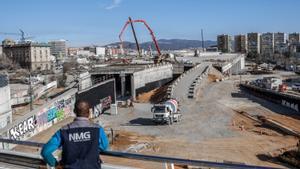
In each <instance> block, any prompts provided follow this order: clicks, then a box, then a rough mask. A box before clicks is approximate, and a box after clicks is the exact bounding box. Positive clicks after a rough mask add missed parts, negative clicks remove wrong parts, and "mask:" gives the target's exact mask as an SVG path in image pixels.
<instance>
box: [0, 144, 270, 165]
mask: <svg viewBox="0 0 300 169" xmlns="http://www.w3.org/2000/svg"><path fill="white" fill-rule="evenodd" d="M0 142H1V144H2V147H5V146H4V144H17V145H25V146H32V147H42V146H43V145H44V143H37V142H31V141H17V140H10V139H4V138H0ZM0 154H1V153H0ZM101 155H106V156H111V157H119V158H128V159H135V160H143V161H152V162H160V163H165V164H167V163H169V164H172V165H171V166H174V164H180V165H187V166H189V165H190V166H199V167H207V168H232V169H275V168H273V167H264V166H254V165H246V164H237V163H231V162H212V161H203V160H191V159H182V158H174V157H165V156H154V155H143V154H135V153H125V152H116V151H105V152H102V153H101ZM0 158H1V156H0Z"/></svg>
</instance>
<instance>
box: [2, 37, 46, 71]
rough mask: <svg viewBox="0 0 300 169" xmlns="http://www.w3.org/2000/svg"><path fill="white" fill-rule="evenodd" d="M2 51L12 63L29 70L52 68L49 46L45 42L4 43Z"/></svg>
mask: <svg viewBox="0 0 300 169" xmlns="http://www.w3.org/2000/svg"><path fill="white" fill-rule="evenodd" d="M6 42H7V41H3V43H2V46H3V53H4V54H5V55H6V57H8V58H10V59H11V60H12V61H13V62H14V63H16V64H19V65H20V66H21V67H22V68H25V69H29V70H37V69H39V70H52V61H51V57H50V46H49V45H48V44H45V43H20V44H16V43H6Z"/></svg>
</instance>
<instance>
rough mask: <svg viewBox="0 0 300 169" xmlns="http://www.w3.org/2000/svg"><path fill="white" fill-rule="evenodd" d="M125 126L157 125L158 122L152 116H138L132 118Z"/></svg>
mask: <svg viewBox="0 0 300 169" xmlns="http://www.w3.org/2000/svg"><path fill="white" fill-rule="evenodd" d="M124 126H156V124H155V123H154V122H153V121H152V119H150V118H136V119H133V120H130V121H129V123H127V124H124Z"/></svg>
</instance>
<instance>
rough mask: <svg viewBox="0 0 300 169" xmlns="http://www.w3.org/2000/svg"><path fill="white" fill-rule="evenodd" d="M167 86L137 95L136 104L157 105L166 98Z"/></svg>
mask: <svg viewBox="0 0 300 169" xmlns="http://www.w3.org/2000/svg"><path fill="white" fill-rule="evenodd" d="M167 88H168V85H165V86H162V87H160V88H156V89H154V90H151V91H149V92H145V93H142V94H139V95H138V96H137V102H139V103H149V102H150V103H159V102H161V101H163V100H164V99H165V98H166V92H167Z"/></svg>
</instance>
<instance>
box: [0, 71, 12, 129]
mask: <svg viewBox="0 0 300 169" xmlns="http://www.w3.org/2000/svg"><path fill="white" fill-rule="evenodd" d="M0 93H1V97H0V128H4V127H5V126H7V125H8V124H9V123H11V122H12V109H11V103H10V87H9V83H8V76H7V75H5V74H0Z"/></svg>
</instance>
